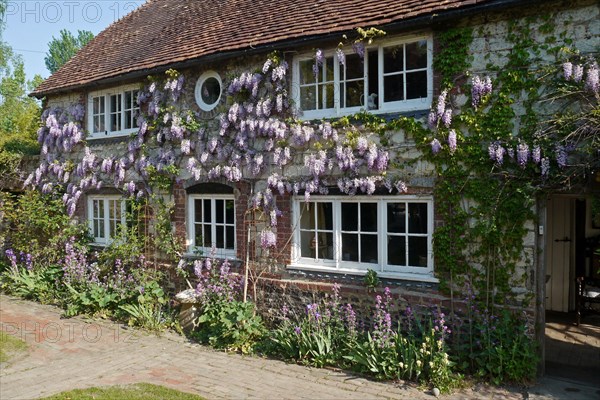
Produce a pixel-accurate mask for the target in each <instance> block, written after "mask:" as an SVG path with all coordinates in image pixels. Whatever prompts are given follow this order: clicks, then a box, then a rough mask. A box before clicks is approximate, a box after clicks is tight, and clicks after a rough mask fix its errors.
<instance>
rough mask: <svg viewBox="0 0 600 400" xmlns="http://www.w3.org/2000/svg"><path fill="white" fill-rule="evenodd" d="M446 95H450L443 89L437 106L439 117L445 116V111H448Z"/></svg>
mask: <svg viewBox="0 0 600 400" xmlns="http://www.w3.org/2000/svg"><path fill="white" fill-rule="evenodd" d="M446 97H448V91H447V90H444V91H442V93H440V95H439V97H438V101H437V106H436V114H437V118H438V119H441V118H442V117H443V116H444V113H445V112H446Z"/></svg>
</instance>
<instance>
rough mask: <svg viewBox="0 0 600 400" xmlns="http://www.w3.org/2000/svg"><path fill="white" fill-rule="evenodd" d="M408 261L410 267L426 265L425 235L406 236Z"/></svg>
mask: <svg viewBox="0 0 600 400" xmlns="http://www.w3.org/2000/svg"><path fill="white" fill-rule="evenodd" d="M408 262H409V263H408V264H409V265H410V266H412V267H427V238H426V237H410V236H409V237H408Z"/></svg>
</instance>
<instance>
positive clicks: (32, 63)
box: [2, 0, 144, 79]
mask: <svg viewBox="0 0 600 400" xmlns="http://www.w3.org/2000/svg"><path fill="white" fill-rule="evenodd" d="M143 3H144V0H96V1H51V0H37V1H34V0H8V1H7V8H6V15H5V17H4V22H5V24H4V32H3V33H2V40H3V41H4V42H6V43H8V44H9V45H10V46H11V47H12V48H13V50H14V51H15V53H18V54H21V55H22V56H23V60H24V61H25V73H26V74H27V78H28V79H31V78H33V76H34V75H35V74H39V75H41V76H42V77H43V78H47V77H48V76H49V75H50V73H49V72H48V70H47V69H46V65H45V63H44V57H45V55H46V52H47V51H48V43H49V42H50V41H51V40H52V37H56V38H58V37H59V35H60V31H61V29H67V30H69V31H71V32H72V33H73V34H74V36H77V31H78V30H88V31H91V32H92V33H93V34H94V35H97V34H98V33H99V32H101V31H102V30H103V29H105V28H106V27H108V26H109V25H110V24H111V23H113V22H115V21H117V20H118V19H119V18H122V17H123V16H125V15H127V14H128V13H129V12H131V11H133V10H134V9H135V8H137V7H139V6H140V5H141V4H143Z"/></svg>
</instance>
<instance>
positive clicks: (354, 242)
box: [342, 233, 358, 261]
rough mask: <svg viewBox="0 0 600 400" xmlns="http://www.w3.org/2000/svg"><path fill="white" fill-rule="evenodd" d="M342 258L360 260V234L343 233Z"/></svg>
mask: <svg viewBox="0 0 600 400" xmlns="http://www.w3.org/2000/svg"><path fill="white" fill-rule="evenodd" d="M342 260H344V261H358V235H357V234H354V233H343V234H342Z"/></svg>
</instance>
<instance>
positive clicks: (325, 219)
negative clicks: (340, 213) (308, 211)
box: [317, 203, 333, 231]
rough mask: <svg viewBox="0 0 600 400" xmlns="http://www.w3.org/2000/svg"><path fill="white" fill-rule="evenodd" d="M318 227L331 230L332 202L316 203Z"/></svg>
mask: <svg viewBox="0 0 600 400" xmlns="http://www.w3.org/2000/svg"><path fill="white" fill-rule="evenodd" d="M317 221H318V225H317V228H318V229H326V230H328V231H331V230H333V204H332V203H317Z"/></svg>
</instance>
